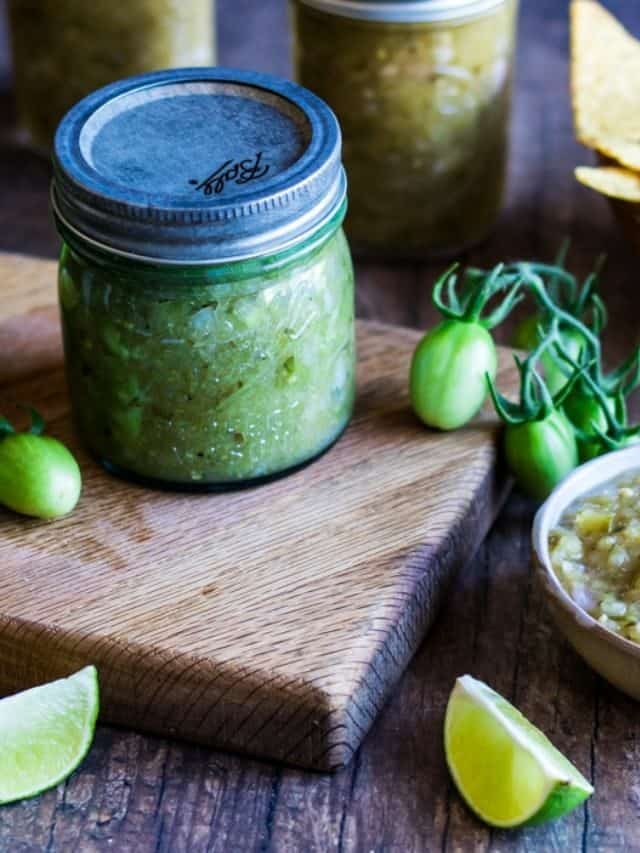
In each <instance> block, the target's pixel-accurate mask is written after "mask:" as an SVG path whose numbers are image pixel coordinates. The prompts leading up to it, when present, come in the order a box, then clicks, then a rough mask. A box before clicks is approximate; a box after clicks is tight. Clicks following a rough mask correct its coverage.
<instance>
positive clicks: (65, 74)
mask: <svg viewBox="0 0 640 853" xmlns="http://www.w3.org/2000/svg"><path fill="white" fill-rule="evenodd" d="M9 32H10V39H11V51H12V54H13V74H14V80H15V91H16V102H17V110H18V122H19V124H20V128H21V130H23V131H26V134H27V136H28V140H29V141H30V142H31V144H33V145H34V146H35V147H37V148H42V149H43V150H47V149H49V148H50V146H51V142H52V140H53V134H54V132H55V129H56V126H57V124H58V122H59V121H60V119H61V118H62V116H63V115H64V114H65V113H66V112H67V110H68V109H69V108H70V107H72V106H73V105H74V104H75V103H76V102H77V101H79V100H80V99H81V98H83V97H84V96H85V95H87V94H89V92H92V91H93V90H94V89H97V88H99V87H100V86H105V85H106V84H107V83H111V82H113V81H114V80H119V79H120V78H122V77H129V76H131V75H133V74H141V73H143V72H145V71H155V70H156V69H161V68H175V67H178V66H194V65H214V64H215V55H216V53H215V5H214V0H125V2H122V1H121V0H9Z"/></svg>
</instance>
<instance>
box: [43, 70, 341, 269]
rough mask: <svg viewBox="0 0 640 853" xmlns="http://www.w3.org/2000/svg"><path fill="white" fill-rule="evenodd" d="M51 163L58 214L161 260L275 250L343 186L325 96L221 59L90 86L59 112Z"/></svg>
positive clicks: (303, 229) (335, 129)
mask: <svg viewBox="0 0 640 853" xmlns="http://www.w3.org/2000/svg"><path fill="white" fill-rule="evenodd" d="M256 158H257V159H256ZM53 167H54V176H53V185H52V198H53V199H55V207H56V211H55V212H56V216H57V218H58V219H59V220H60V221H61V222H63V223H66V225H67V227H69V228H70V229H73V230H74V232H75V233H77V234H79V235H84V236H85V237H86V238H87V239H88V240H90V241H92V242H93V243H94V244H100V245H103V246H106V247H110V248H111V249H112V250H113V251H114V252H117V253H118V254H121V255H123V256H130V257H141V258H146V259H148V260H154V261H157V262H164V263H173V264H190V263H194V264H197V263H207V262H209V263H224V262H230V261H232V260H242V259H248V258H252V257H260V256H263V255H268V254H275V253H277V252H279V251H281V250H284V249H286V248H287V247H289V246H290V245H292V244H294V243H296V242H298V241H302V240H304V239H306V238H307V237H308V236H309V235H310V234H311V233H313V232H314V231H315V230H317V229H318V228H320V227H322V225H323V224H325V223H326V222H327V221H328V219H330V218H331V216H333V215H334V214H335V213H336V211H337V210H338V209H339V208H340V205H341V204H342V202H343V200H344V196H345V175H344V169H343V168H342V161H341V134H340V127H339V125H338V121H337V119H336V117H335V115H334V114H333V112H332V111H331V109H330V108H329V107H328V106H327V105H326V104H325V103H324V101H322V100H321V99H320V98H318V97H317V96H316V95H314V94H313V93H311V92H309V91H308V90H306V89H304V88H303V87H301V86H298V85H297V84H295V83H292V82H290V81H287V80H283V79H280V78H277V77H273V76H271V75H268V74H259V73H257V72H250V71H241V70H236V69H228V68H187V69H171V70H167V71H158V72H152V73H150V74H142V75H139V76H137V77H131V78H128V79H125V80H121V81H118V82H116V83H112V84H110V85H109V86H105V87H103V88H102V89H99V90H97V91H96V92H94V93H92V94H91V95H89V96H87V97H86V98H84V99H83V100H82V101H80V102H79V103H78V104H76V106H75V107H73V108H72V109H71V110H70V111H69V112H68V113H67V114H66V116H65V117H64V118H63V119H62V121H61V123H60V125H59V127H58V130H57V133H56V137H55V142H54V156H53ZM218 167H219V168H218ZM243 170H244V171H243ZM220 174H222V175H223V177H224V180H223V181H222V182H221V183H218V182H217V181H216V183H215V184H213V185H210V183H209V182H210V181H211V179H212V178H215V176H216V175H220Z"/></svg>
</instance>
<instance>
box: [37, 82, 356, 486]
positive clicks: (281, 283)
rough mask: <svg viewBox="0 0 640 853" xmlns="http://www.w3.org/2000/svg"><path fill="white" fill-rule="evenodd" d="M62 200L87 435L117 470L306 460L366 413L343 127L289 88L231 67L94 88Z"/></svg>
mask: <svg viewBox="0 0 640 853" xmlns="http://www.w3.org/2000/svg"><path fill="white" fill-rule="evenodd" d="M52 204H53V210H54V215H55V219H56V223H57V226H58V229H59V231H60V234H61V235H62V238H63V241H64V245H63V248H62V254H61V258H60V274H59V295H60V309H61V315H62V327H63V334H64V348H65V361H66V372H67V377H68V385H69V390H70V395H71V404H72V413H73V417H74V421H75V425H76V428H77V431H78V433H79V435H80V437H81V438H82V440H83V441H84V443H85V445H86V446H87V448H88V449H89V450H90V451H91V453H92V454H93V455H94V456H95V457H96V458H97V459H98V460H99V461H100V462H101V463H102V464H103V465H104V466H105V467H106V468H107V469H109V470H110V471H112V472H114V473H116V474H119V475H122V476H124V477H128V478H131V479H135V480H139V481H142V482H144V483H147V484H151V485H164V486H169V487H174V488H179V489H185V488H186V489H196V490H197V489H205V490H206V489H213V488H225V487H231V486H238V485H247V484H253V483H256V482H259V481H262V480H265V479H269V478H272V477H274V476H277V475H280V474H283V473H284V472H287V471H291V470H293V469H296V468H298V467H299V466H301V465H303V464H305V463H307V462H309V461H310V460H311V459H313V458H315V457H317V456H318V455H319V454H321V453H322V452H323V451H324V450H326V449H327V448H328V447H329V446H330V445H331V444H332V443H333V442H334V441H336V439H337V438H338V437H339V436H340V434H341V433H342V431H343V430H344V428H345V427H346V425H347V423H348V421H349V419H350V416H351V412H352V407H353V401H354V387H355V347H354V291H353V269H352V264H351V258H350V253H349V248H348V245H347V242H346V239H345V237H344V234H343V231H342V221H343V218H344V215H345V207H346V183H345V175H344V170H343V168H342V165H341V157H340V130H339V126H338V123H337V121H336V119H335V116H334V115H333V113H332V112H331V110H330V109H329V108H328V107H327V106H326V104H324V103H323V102H322V101H321V100H320V99H319V98H317V97H315V96H314V95H312V94H311V93H310V92H307V91H305V90H304V89H302V88H300V87H299V86H296V85H295V84H293V83H289V82H286V81H281V80H278V79H277V78H273V77H270V76H267V75H260V74H255V73H249V72H240V71H231V70H225V69H206V70H204V69H203V70H202V71H198V70H197V69H185V70H178V71H166V72H160V73H155V74H150V75H143V76H140V77H134V78H132V79H129V80H125V81H122V82H119V83H116V84H114V85H111V86H108V87H106V88H104V89H101V90H99V91H98V92H96V93H94V94H93V95H90V96H89V97H87V98H86V99H84V100H83V101H81V102H80V103H79V104H78V105H77V106H76V107H74V108H73V109H72V110H71V111H70V112H69V113H68V114H67V116H66V117H65V118H64V119H63V121H62V123H61V124H60V127H59V129H58V132H57V134H56V139H55V147H54V179H53V185H52Z"/></svg>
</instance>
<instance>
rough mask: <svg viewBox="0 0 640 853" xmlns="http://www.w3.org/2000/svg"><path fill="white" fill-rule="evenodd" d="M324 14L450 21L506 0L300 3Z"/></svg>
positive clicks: (309, 0)
mask: <svg viewBox="0 0 640 853" xmlns="http://www.w3.org/2000/svg"><path fill="white" fill-rule="evenodd" d="M299 2H300V3H302V4H303V5H304V6H310V7H312V8H314V9H318V10H320V11H323V12H329V13H332V14H334V15H339V16H340V17H343V18H354V19H359V20H367V21H380V22H386V23H429V22H448V21H457V20H459V19H466V18H473V17H476V16H478V15H482V14H485V13H487V12H490V11H492V10H493V9H495V8H497V7H498V6H501V5H503V4H504V3H505V0H395V2H394V0H299Z"/></svg>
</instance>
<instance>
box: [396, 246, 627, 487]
mask: <svg viewBox="0 0 640 853" xmlns="http://www.w3.org/2000/svg"><path fill="white" fill-rule="evenodd" d="M598 273H599V269H597V270H596V271H595V272H594V273H592V274H591V275H590V276H589V277H588V278H587V279H586V280H585V282H584V283H583V284H582V285H578V282H577V281H576V280H575V279H574V277H573V276H571V275H570V274H569V273H568V272H567V271H566V270H565V269H564V267H563V266H562V264H561V263H559V264H556V265H555V266H553V265H545V264H541V263H537V262H518V263H515V264H510V265H499V266H498V267H496V268H494V269H493V270H491V271H490V272H483V271H481V270H468V271H467V273H466V276H465V279H464V287H463V290H462V292H463V296H462V297H460V296H459V295H458V292H457V280H456V277H455V276H454V275H453V271H452V270H449V271H448V272H446V273H445V274H444V276H442V277H441V279H439V280H438V282H436V285H435V287H434V294H433V298H434V303H435V304H436V307H437V308H438V309H439V310H440V312H441V313H442V314H443V315H444V319H443V320H442V321H441V322H440V323H439V324H438V325H436V326H435V327H434V328H433V329H432V330H431V331H429V332H428V333H427V334H426V335H425V336H424V337H423V339H422V340H421V341H420V343H419V344H418V346H417V348H416V350H415V352H414V355H413V359H412V363H411V370H410V381H409V387H410V397H411V403H412V405H413V408H414V411H415V412H416V414H417V415H418V417H419V418H420V419H421V420H422V421H423V422H424V423H425V424H426V425H427V426H431V427H435V428H438V429H443V430H450V429H457V428H459V427H461V426H463V425H464V424H466V423H467V422H468V421H469V420H471V418H473V417H474V416H475V415H476V414H477V412H478V411H479V409H480V408H481V407H482V405H483V403H484V400H485V397H486V394H487V390H488V391H489V392H490V394H491V397H492V400H493V403H494V406H495V409H496V411H497V413H498V415H499V416H500V418H501V419H502V420H503V421H504V422H505V428H504V437H503V445H504V454H505V458H506V461H507V464H508V466H509V468H510V470H511V472H512V474H513V476H514V478H515V480H516V483H517V484H518V485H519V486H520V488H521V489H522V490H523V491H524V492H525V493H526V494H528V495H530V496H531V497H534V498H536V499H538V500H542V499H544V498H546V497H547V495H548V494H549V493H550V492H551V491H552V490H553V489H554V488H555V487H556V485H558V483H559V482H560V481H561V480H562V479H563V478H564V477H565V476H566V475H567V474H569V473H570V472H571V471H572V470H573V469H574V468H575V467H576V466H577V465H578V464H580V463H581V462H584V461H586V460H588V459H592V458H594V457H595V456H599V455H600V454H602V453H605V452H608V451H609V450H612V449H616V448H618V447H623V446H625V445H627V444H629V443H631V442H635V441H640V425H636V426H629V425H628V424H627V418H626V406H625V398H626V396H627V395H628V394H629V393H630V392H631V391H632V390H633V389H634V388H635V387H636V386H637V385H638V384H639V383H640V348H637V349H636V350H634V352H633V353H632V354H631V355H630V356H629V358H628V359H627V360H626V361H625V362H623V364H621V365H620V366H619V367H618V368H617V369H616V370H614V371H612V372H611V373H610V374H609V375H605V374H604V372H603V369H602V353H601V344H600V333H601V331H602V328H603V327H604V324H605V322H606V309H605V307H604V304H603V303H602V301H601V300H600V298H599V296H598V295H597V293H596V290H595V285H596V282H597V275H598ZM445 287H446V292H447V296H448V301H447V302H446V303H445V301H444V299H443V297H442V292H443V290H444V288H445ZM524 294H526V295H529V296H530V297H532V298H533V299H534V301H535V303H536V311H535V312H534V313H533V314H530V315H529V316H527V317H526V318H525V319H524V320H523V321H522V322H521V323H520V324H519V325H518V326H517V328H516V331H515V334H514V337H513V344H514V346H515V347H517V348H518V349H521V350H524V351H525V352H526V353H527V356H526V358H524V359H520V358H519V357H517V356H516V364H517V366H518V369H519V372H520V400H519V402H517V403H514V402H513V401H511V400H508V399H506V398H505V397H503V396H502V395H501V394H500V393H499V392H498V391H497V389H496V388H495V384H494V382H495V376H496V367H497V352H496V347H495V344H494V341H493V338H492V336H491V333H490V331H489V330H490V329H491V328H493V327H494V326H495V325H497V323H498V322H502V320H504V318H505V317H506V316H507V315H508V314H509V313H510V311H511V309H512V308H513V306H514V305H515V304H516V303H517V302H518V301H519V300H520V299H521V298H522V296H523V295H524ZM496 296H500V297H501V303H500V304H499V306H498V307H497V308H494V309H493V311H492V312H491V313H490V314H489V315H488V316H483V311H484V309H485V306H486V305H487V303H488V302H489V300H490V299H493V298H494V297H496Z"/></svg>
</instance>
